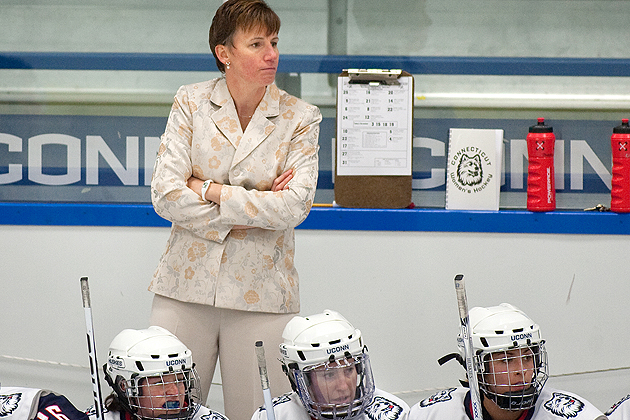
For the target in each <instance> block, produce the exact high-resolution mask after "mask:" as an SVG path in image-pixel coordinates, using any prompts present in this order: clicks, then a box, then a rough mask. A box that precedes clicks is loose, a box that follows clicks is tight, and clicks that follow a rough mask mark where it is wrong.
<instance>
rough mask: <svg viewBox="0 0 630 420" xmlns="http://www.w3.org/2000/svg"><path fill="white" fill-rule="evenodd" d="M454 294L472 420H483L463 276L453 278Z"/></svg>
mask: <svg viewBox="0 0 630 420" xmlns="http://www.w3.org/2000/svg"><path fill="white" fill-rule="evenodd" d="M455 292H456V293H457V307H458V309H459V322H460V332H461V340H462V341H463V345H464V356H465V360H466V373H467V376H468V385H469V388H470V402H471V405H472V414H473V419H474V420H483V414H482V409H481V396H480V395H479V382H478V381H477V369H476V366H475V361H474V359H473V341H472V330H471V328H470V318H469V317H468V300H467V299H466V283H465V282H464V275H463V274H458V275H456V276H455Z"/></svg>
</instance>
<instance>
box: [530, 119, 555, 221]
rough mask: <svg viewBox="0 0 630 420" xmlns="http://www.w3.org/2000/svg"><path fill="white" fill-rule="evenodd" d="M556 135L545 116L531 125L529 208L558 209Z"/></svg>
mask: <svg viewBox="0 0 630 420" xmlns="http://www.w3.org/2000/svg"><path fill="white" fill-rule="evenodd" d="M555 142H556V136H554V135H553V128H552V127H550V126H548V125H545V119H544V118H538V124H536V125H534V126H532V127H529V134H527V156H528V159H529V166H528V168H527V210H529V211H552V210H555V209H556V186H555V184H556V183H555V180H554V176H555V174H554V167H553V150H554V145H555Z"/></svg>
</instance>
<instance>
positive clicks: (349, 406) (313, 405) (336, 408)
mask: <svg viewBox="0 0 630 420" xmlns="http://www.w3.org/2000/svg"><path fill="white" fill-rule="evenodd" d="M344 357H345V358H341V359H336V360H335V359H334V358H332V357H331V360H330V361H328V362H323V363H318V364H316V365H310V366H307V367H304V368H302V369H300V368H299V367H298V366H297V364H296V363H291V364H290V365H289V368H288V369H289V371H290V373H289V377H290V378H291V377H292V379H293V381H292V382H293V384H294V385H295V389H296V392H297V393H298V395H299V396H300V400H301V401H302V405H303V406H304V408H305V409H306V411H307V412H308V413H309V414H310V416H311V417H312V418H314V419H317V420H336V419H351V418H355V417H357V416H359V415H360V414H362V413H363V412H364V411H365V409H366V408H367V406H368V405H369V404H370V402H371V401H372V397H373V396H374V377H373V375H372V367H371V364H370V357H369V355H368V354H367V353H366V352H363V353H362V354H359V355H355V356H352V355H350V353H349V352H347V353H346V355H345V356H344ZM349 367H351V368H354V369H355V370H356V372H357V380H356V389H355V395H354V398H353V400H352V401H350V402H348V403H328V402H324V401H318V397H317V395H316V392H317V391H316V390H315V388H314V384H313V380H312V375H314V374H316V373H317V372H322V371H326V372H329V371H331V370H332V369H348V368H349ZM339 374H343V373H342V372H341V373H339Z"/></svg>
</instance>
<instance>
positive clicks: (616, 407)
mask: <svg viewBox="0 0 630 420" xmlns="http://www.w3.org/2000/svg"><path fill="white" fill-rule="evenodd" d="M604 414H606V416H608V419H609V420H622V419H624V418H625V419H630V394H628V395H626V396H625V397H623V398H622V399H620V400H619V401H617V402H616V403H614V404H613V405H612V407H610V408H609V409H608V410H607V411H606V412H605V413H604Z"/></svg>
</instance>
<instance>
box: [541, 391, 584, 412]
mask: <svg viewBox="0 0 630 420" xmlns="http://www.w3.org/2000/svg"><path fill="white" fill-rule="evenodd" d="M545 408H546V409H547V410H549V411H551V412H552V413H553V414H555V415H556V416H559V417H564V418H565V419H571V418H573V417H577V415H578V413H579V412H580V411H582V409H583V408H584V403H583V402H582V401H580V400H578V399H577V398H574V397H572V396H570V395H566V394H562V393H560V392H554V393H553V396H552V397H551V399H550V400H549V401H547V402H546V403H545Z"/></svg>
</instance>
